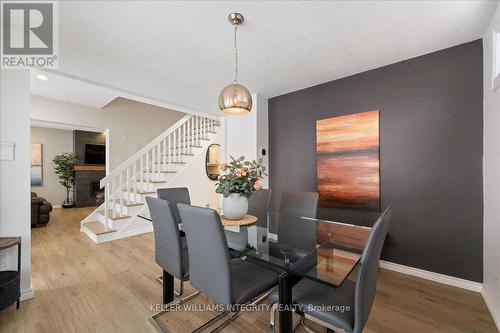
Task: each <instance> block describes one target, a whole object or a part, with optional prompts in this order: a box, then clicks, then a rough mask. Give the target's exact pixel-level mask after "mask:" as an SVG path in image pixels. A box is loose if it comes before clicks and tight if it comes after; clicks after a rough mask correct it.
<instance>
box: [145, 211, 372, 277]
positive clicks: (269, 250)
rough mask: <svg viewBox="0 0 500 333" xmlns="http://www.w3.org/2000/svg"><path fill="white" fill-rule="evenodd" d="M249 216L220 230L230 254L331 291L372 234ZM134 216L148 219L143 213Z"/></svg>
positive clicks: (265, 214) (324, 223)
mask: <svg viewBox="0 0 500 333" xmlns="http://www.w3.org/2000/svg"><path fill="white" fill-rule="evenodd" d="M216 210H217V211H219V213H220V209H216ZM248 214H250V215H253V216H255V217H257V221H256V222H255V223H253V224H249V225H245V226H226V227H224V231H225V234H226V239H227V243H228V247H229V249H230V251H231V252H233V253H234V254H238V255H240V256H245V257H247V258H251V259H252V260H253V262H254V263H259V262H260V263H262V264H265V265H268V266H269V265H270V267H271V268H275V269H276V270H278V271H286V272H289V273H291V274H295V275H298V276H301V277H304V278H308V279H312V280H316V281H318V282H321V283H324V284H327V285H329V286H333V287H338V286H340V285H341V284H342V283H343V282H344V281H345V279H346V278H347V277H348V276H349V275H350V274H351V272H352V271H353V270H354V268H355V267H356V265H357V264H358V262H359V260H360V258H361V253H362V251H363V248H364V246H365V244H366V242H367V240H368V237H369V235H370V232H371V228H369V227H363V226H356V225H352V224H345V223H339V222H333V221H326V220H320V219H312V218H306V217H297V216H292V215H286V214H280V213H276V212H271V211H267V212H262V211H256V210H249V211H248ZM139 216H140V217H141V218H144V219H147V220H151V217H150V215H149V212H148V211H146V212H144V213H143V214H141V215H139Z"/></svg>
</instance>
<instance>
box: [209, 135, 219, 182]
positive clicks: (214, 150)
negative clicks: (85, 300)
mask: <svg viewBox="0 0 500 333" xmlns="http://www.w3.org/2000/svg"><path fill="white" fill-rule="evenodd" d="M205 170H206V171H207V177H208V178H209V179H211V180H217V178H219V174H220V145H219V144H212V145H210V147H208V149H207V157H206V158H205Z"/></svg>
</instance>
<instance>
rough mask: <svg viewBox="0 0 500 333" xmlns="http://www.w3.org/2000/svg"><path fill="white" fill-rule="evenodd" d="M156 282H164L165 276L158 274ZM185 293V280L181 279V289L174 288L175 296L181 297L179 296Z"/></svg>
mask: <svg viewBox="0 0 500 333" xmlns="http://www.w3.org/2000/svg"><path fill="white" fill-rule="evenodd" d="M156 282H158V283H159V284H163V276H158V277H157V278H156ZM183 293H184V281H182V280H179V291H177V290H175V288H174V295H175V297H177V298H178V297H179V296H182V294H183Z"/></svg>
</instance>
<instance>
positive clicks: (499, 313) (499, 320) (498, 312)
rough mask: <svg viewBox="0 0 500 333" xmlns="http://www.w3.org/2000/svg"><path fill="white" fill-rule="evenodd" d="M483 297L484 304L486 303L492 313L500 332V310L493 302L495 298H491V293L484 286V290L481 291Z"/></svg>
mask: <svg viewBox="0 0 500 333" xmlns="http://www.w3.org/2000/svg"><path fill="white" fill-rule="evenodd" d="M481 295H482V296H483V299H484V303H486V307H487V308H488V310H489V311H490V313H491V317H492V318H493V321H494V322H495V325H497V330H498V331H500V309H497V308H496V307H495V303H494V302H493V298H491V297H490V295H491V294H490V293H489V292H488V288H486V286H485V285H483V289H482V290H481Z"/></svg>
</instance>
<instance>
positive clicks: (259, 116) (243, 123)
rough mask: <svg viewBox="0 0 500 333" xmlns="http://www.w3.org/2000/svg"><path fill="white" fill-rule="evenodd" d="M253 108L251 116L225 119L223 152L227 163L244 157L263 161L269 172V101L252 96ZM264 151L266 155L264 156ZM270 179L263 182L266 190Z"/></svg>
mask: <svg viewBox="0 0 500 333" xmlns="http://www.w3.org/2000/svg"><path fill="white" fill-rule="evenodd" d="M252 101H253V107H252V111H251V112H250V113H249V114H246V115H241V116H226V117H225V125H226V126H225V128H226V130H225V140H224V142H225V144H224V147H223V151H224V153H225V156H226V161H229V159H230V156H233V157H234V158H238V157H239V156H241V155H243V156H245V158H246V159H247V160H258V159H260V158H262V159H263V164H264V166H265V167H266V169H267V170H269V158H268V156H269V134H268V107H267V101H268V99H267V98H266V97H264V96H262V95H259V94H253V95H252ZM262 149H265V150H266V155H265V156H263V155H262ZM268 184H269V181H268V177H266V178H265V179H264V180H263V185H264V188H268Z"/></svg>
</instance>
